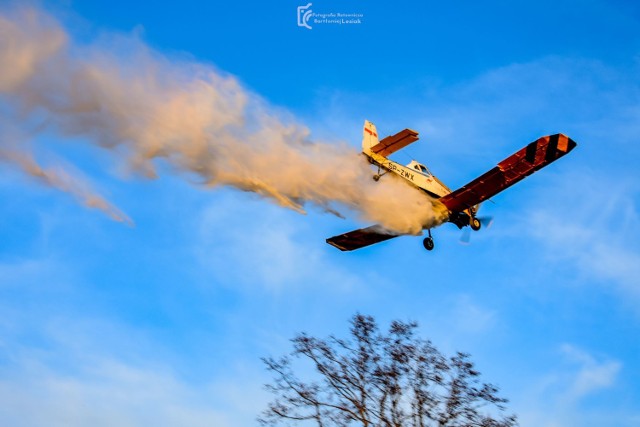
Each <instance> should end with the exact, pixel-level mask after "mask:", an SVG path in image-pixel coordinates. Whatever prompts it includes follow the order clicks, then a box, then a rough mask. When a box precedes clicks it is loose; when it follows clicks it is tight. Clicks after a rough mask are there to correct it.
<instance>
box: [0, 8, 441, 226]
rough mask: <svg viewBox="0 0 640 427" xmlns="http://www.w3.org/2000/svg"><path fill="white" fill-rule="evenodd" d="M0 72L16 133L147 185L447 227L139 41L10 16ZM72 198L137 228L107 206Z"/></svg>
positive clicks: (417, 196)
mask: <svg viewBox="0 0 640 427" xmlns="http://www.w3.org/2000/svg"><path fill="white" fill-rule="evenodd" d="M0 64H2V67H0V107H1V109H0V111H2V112H3V114H4V115H5V116H8V117H9V118H10V120H11V122H12V123H14V125H15V126H18V127H20V126H24V127H26V126H27V123H28V124H29V125H30V126H33V123H34V122H37V123H39V125H38V126H40V128H41V129H43V130H46V131H47V132H54V133H55V134H57V135H59V136H60V137H64V138H69V139H72V140H81V141H89V142H90V143H93V144H96V145H98V146H100V147H102V148H104V149H107V150H109V151H110V152H112V153H113V155H114V156H115V157H116V158H117V159H121V160H123V161H125V162H126V164H127V165H128V166H130V167H131V168H132V169H133V170H134V171H137V172H139V173H141V174H142V175H144V176H145V177H148V178H155V177H156V176H157V173H158V172H157V161H158V159H162V160H164V161H165V162H166V163H168V164H169V165H171V166H172V167H173V168H174V169H176V170H177V171H179V172H181V173H183V174H186V175H187V176H190V177H192V176H194V175H195V176H196V177H198V180H199V181H200V182H201V183H202V185H203V186H205V187H215V186H231V187H234V188H237V189H240V190H243V191H251V192H255V193H258V194H260V195H262V196H263V197H265V198H269V199H271V200H273V201H275V202H276V203H278V204H280V205H282V206H285V207H288V208H291V209H295V210H297V211H300V212H304V207H305V205H307V204H313V205H317V206H320V207H321V208H323V209H326V210H327V211H329V212H337V211H339V210H341V209H345V208H349V209H353V210H354V211H356V212H358V214H359V215H360V216H361V218H362V219H363V220H366V221H371V222H377V223H380V224H382V225H383V226H385V227H387V228H389V229H391V230H394V231H398V232H405V233H419V232H420V231H421V230H422V228H423V226H427V225H434V224H436V223H439V222H441V221H443V220H444V219H445V218H446V212H443V211H442V210H441V209H439V208H434V206H433V201H432V200H431V199H430V198H429V197H427V196H426V195H424V194H423V193H422V192H420V191H418V190H416V189H414V188H412V187H411V186H409V185H406V184H405V183H403V182H401V180H400V179H394V178H392V177H389V178H390V179H385V180H383V181H381V182H378V183H375V182H373V180H372V179H371V170H370V167H369V165H368V164H367V162H366V160H365V159H364V158H363V157H362V156H361V155H360V154H359V153H357V152H356V151H355V150H354V149H353V148H350V147H347V146H346V145H336V144H327V143H321V142H315V141H311V140H310V138H309V131H308V130H307V129H306V128H305V127H303V126H301V125H299V124H297V123H295V122H293V121H292V120H291V119H287V120H285V119H283V118H282V117H281V115H278V114H276V113H274V111H275V108H272V107H270V106H269V105H268V104H267V103H266V102H264V101H263V100H262V99H261V98H260V97H258V96H257V95H255V94H253V93H251V92H250V91H248V90H247V89H245V88H244V87H242V86H241V85H240V84H239V83H238V82H237V80H236V79H234V78H233V77H230V76H227V75H225V74H224V73H221V72H219V71H217V70H216V69H215V68H214V67H212V66H209V65H205V64H200V63H196V62H194V61H185V60H176V59H175V58H168V57H166V56H164V55H162V54H160V53H158V52H156V51H154V50H152V49H150V48H149V47H148V46H146V45H145V44H144V43H142V42H141V41H140V40H139V39H137V38H134V37H125V36H110V37H104V38H102V39H101V40H99V41H97V42H94V43H93V44H91V45H81V44H79V43H75V42H74V41H73V40H72V39H71V37H70V35H69V34H68V33H67V32H66V31H65V30H64V28H63V27H62V25H61V24H60V23H59V22H58V21H56V20H55V19H54V18H53V17H51V16H50V15H48V14H46V13H45V12H43V11H40V10H37V9H33V8H30V9H19V10H11V11H5V12H2V13H0ZM21 131H23V132H24V131H25V129H21ZM3 144H5V143H3V142H0V149H1V148H2V147H3ZM5 158H6V159H8V160H10V161H13V162H14V163H17V164H18V165H19V166H21V168H22V169H23V170H25V171H26V172H27V173H29V174H31V175H36V176H41V177H42V178H43V179H46V181H47V182H48V183H49V184H51V185H53V186H55V187H58V188H62V189H65V190H67V191H69V189H70V188H76V187H74V185H73V184H72V183H71V182H69V181H68V179H70V176H67V177H66V178H65V180H62V181H64V182H65V184H64V185H60V182H61V180H59V179H57V178H54V177H53V175H51V174H48V173H46V172H44V171H43V170H42V168H40V167H39V166H37V164H36V163H35V162H34V161H33V159H32V158H31V157H29V156H26V157H25V156H22V157H20V156H7V155H5ZM25 159H26V160H25ZM29 159H31V160H29ZM77 188H80V187H77ZM71 192H72V193H75V194H76V195H77V196H78V197H79V199H80V200H82V201H83V203H84V204H86V205H92V206H95V205H96V204H99V205H100V206H99V208H100V209H102V210H103V211H105V212H106V213H108V214H109V215H110V216H112V217H113V218H116V219H121V220H126V219H125V218H126V216H124V214H121V213H120V211H119V210H117V209H116V208H114V207H112V205H110V204H109V203H108V202H106V201H105V200H104V199H101V198H98V196H96V198H92V197H91V196H90V195H89V194H88V193H82V194H81V195H80V194H79V193H77V192H76V191H74V190H71ZM95 200H101V202H100V203H97V202H95ZM88 201H92V202H88Z"/></svg>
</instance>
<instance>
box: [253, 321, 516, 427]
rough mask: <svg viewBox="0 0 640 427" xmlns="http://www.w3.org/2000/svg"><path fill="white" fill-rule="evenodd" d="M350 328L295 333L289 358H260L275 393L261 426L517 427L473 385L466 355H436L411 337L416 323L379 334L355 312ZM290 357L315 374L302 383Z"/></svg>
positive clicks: (500, 403)
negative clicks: (337, 333) (322, 334)
mask: <svg viewBox="0 0 640 427" xmlns="http://www.w3.org/2000/svg"><path fill="white" fill-rule="evenodd" d="M350 323H351V328H350V338H349V339H348V340H342V339H339V338H336V337H334V336H331V337H329V338H328V339H326V340H323V339H318V338H314V337H311V336H309V335H307V334H305V333H302V334H299V335H298V336H296V337H295V338H293V339H292V342H293V347H294V349H293V352H292V353H291V355H289V356H284V357H282V358H279V359H274V358H271V357H269V358H264V359H262V360H263V361H264V363H265V364H266V366H267V369H268V370H269V371H270V372H271V373H272V374H273V375H274V381H273V383H271V384H267V385H266V387H267V390H269V391H270V392H271V393H273V394H274V395H275V399H274V400H273V401H272V402H271V403H270V404H269V406H268V408H267V409H266V410H265V411H264V412H263V414H262V416H261V417H260V418H259V419H258V421H259V422H260V423H261V424H262V425H273V426H275V425H292V424H297V423H305V422H308V423H311V424H315V425H317V426H318V427H329V426H339V427H347V426H363V427H409V426H411V427H427V426H439V427H445V426H447V427H462V426H465V427H467V426H469V427H472V426H478V427H511V426H516V425H517V421H516V417H515V416H512V415H504V411H505V407H504V404H505V403H506V402H507V400H506V399H504V398H501V397H498V395H497V393H498V389H497V388H496V387H495V386H493V385H491V384H485V383H481V382H480V379H479V376H480V373H479V372H478V371H476V370H475V369H474V366H473V363H472V362H471V361H470V360H469V355H468V354H466V353H456V355H455V356H452V357H445V356H443V355H442V354H441V353H440V352H439V351H438V350H437V349H436V348H435V347H434V346H433V345H432V343H431V342H430V341H427V340H424V339H421V338H418V337H416V336H415V331H416V329H417V326H418V325H417V323H415V322H411V323H404V322H401V321H393V322H391V325H390V327H389V330H388V333H386V334H384V333H381V332H380V330H379V328H378V325H377V324H376V322H375V320H374V319H373V317H371V316H364V315H361V314H356V315H355V316H353V318H352V319H351V321H350ZM294 359H296V360H297V359H300V360H301V361H303V360H307V361H310V362H311V363H312V365H313V367H314V368H315V369H313V370H312V372H308V374H313V373H315V378H316V379H314V380H310V381H303V380H301V379H300V378H299V376H298V375H296V373H295V372H294V369H293V367H292V362H293V361H294ZM311 376H313V375H311ZM308 423H307V425H308Z"/></svg>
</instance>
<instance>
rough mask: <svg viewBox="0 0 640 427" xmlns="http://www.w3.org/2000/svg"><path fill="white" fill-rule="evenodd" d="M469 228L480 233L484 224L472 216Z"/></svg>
mask: <svg viewBox="0 0 640 427" xmlns="http://www.w3.org/2000/svg"><path fill="white" fill-rule="evenodd" d="M469 227H471V229H472V230H473V231H478V230H480V227H482V223H481V222H480V220H479V219H478V218H476V217H475V216H472V217H471V218H469Z"/></svg>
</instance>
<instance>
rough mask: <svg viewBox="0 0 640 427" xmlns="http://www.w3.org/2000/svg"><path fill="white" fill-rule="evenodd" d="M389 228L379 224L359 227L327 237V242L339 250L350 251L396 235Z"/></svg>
mask: <svg viewBox="0 0 640 427" xmlns="http://www.w3.org/2000/svg"><path fill="white" fill-rule="evenodd" d="M398 236H399V234H395V233H393V232H391V231H389V230H386V229H384V228H383V227H382V226H380V225H372V226H371V227H367V228H361V229H359V230H354V231H350V232H348V233H345V234H340V235H339V236H333V237H330V238H328V239H327V243H328V244H330V245H332V246H335V247H336V248H338V249H340V250H341V251H352V250H354V249H360V248H364V247H365V246H369V245H373V244H374V243H380V242H384V241H385V240H389V239H393V238H394V237H398Z"/></svg>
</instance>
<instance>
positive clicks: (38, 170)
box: [0, 148, 133, 225]
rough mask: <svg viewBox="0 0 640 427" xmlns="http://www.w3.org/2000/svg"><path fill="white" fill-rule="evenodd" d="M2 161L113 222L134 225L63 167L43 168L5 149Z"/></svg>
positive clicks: (27, 155)
mask: <svg viewBox="0 0 640 427" xmlns="http://www.w3.org/2000/svg"><path fill="white" fill-rule="evenodd" d="M0 160H2V161H5V162H10V163H12V164H14V165H17V166H18V167H19V168H20V169H21V170H22V171H23V172H24V173H26V174H27V175H29V176H32V177H34V178H35V179H37V180H38V181H40V182H41V183H43V184H45V185H48V186H50V187H53V188H56V189H58V190H61V191H64V192H66V193H70V194H71V195H73V196H74V197H75V198H76V199H78V200H79V201H80V203H82V204H83V205H84V206H86V207H88V208H91V209H99V210H101V211H102V212H104V213H105V214H107V215H108V216H109V217H111V219H113V220H116V221H120V222H124V223H127V224H129V225H133V221H132V220H131V218H129V217H128V216H127V215H125V214H124V213H123V212H121V211H120V210H119V209H118V208H117V207H115V206H113V205H112V204H111V203H109V202H108V201H107V200H105V199H104V198H103V197H102V196H100V195H98V194H96V193H95V192H94V191H92V190H91V189H90V188H89V187H88V186H87V184H85V183H84V182H83V181H82V180H80V179H78V177H74V176H71V175H70V174H69V173H68V172H66V171H65V170H64V169H62V168H61V167H55V168H43V167H42V166H40V165H39V164H38V162H36V160H35V159H34V158H33V157H32V156H31V155H29V154H27V153H25V152H20V151H12V150H7V149H4V148H2V149H0Z"/></svg>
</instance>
